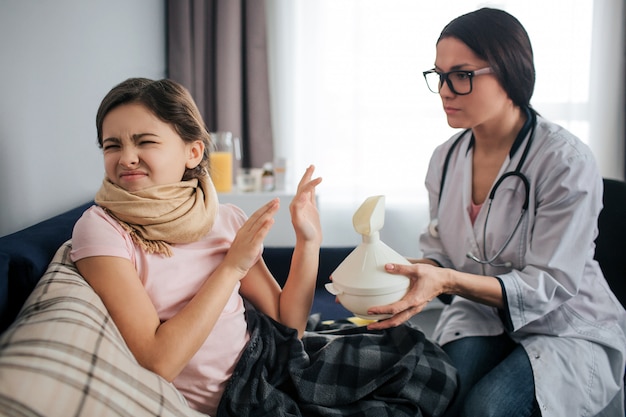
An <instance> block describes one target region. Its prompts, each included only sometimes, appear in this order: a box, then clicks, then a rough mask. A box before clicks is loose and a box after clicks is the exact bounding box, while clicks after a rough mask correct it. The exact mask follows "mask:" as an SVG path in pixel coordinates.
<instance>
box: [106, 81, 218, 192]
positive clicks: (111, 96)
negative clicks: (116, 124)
mask: <svg viewBox="0 0 626 417" xmlns="http://www.w3.org/2000/svg"><path fill="white" fill-rule="evenodd" d="M130 103H138V104H141V105H143V106H145V107H146V108H147V109H148V110H149V111H150V112H152V113H153V114H154V115H155V116H156V117H158V118H159V119H160V120H161V121H162V122H164V123H167V124H169V125H171V126H172V127H173V128H174V130H175V131H176V133H178V135H179V136H180V137H181V138H182V139H183V141H184V142H186V143H192V142H194V141H196V140H201V141H202V142H203V143H204V155H203V156H202V161H201V162H200V164H199V165H198V166H197V167H195V168H193V169H186V170H185V173H184V175H183V180H189V179H192V178H198V177H200V176H202V175H205V173H206V172H209V149H210V147H211V137H210V136H209V132H208V130H207V128H206V126H205V124H204V121H203V119H202V116H201V115H200V111H199V110H198V107H197V106H196V103H195V102H194V100H193V98H192V97H191V94H190V93H189V91H187V89H186V88H185V87H183V86H182V85H180V84H179V83H177V82H175V81H172V80H167V79H163V80H156V81H155V80H150V79H147V78H129V79H127V80H126V81H122V82H121V83H120V84H118V85H116V86H115V87H113V88H112V89H111V91H109V92H108V93H107V95H106V96H105V97H104V99H102V102H101V103H100V107H99V108H98V113H97V115H96V129H97V133H98V146H99V147H100V148H102V141H103V139H104V138H103V137H102V123H103V121H104V118H105V117H106V115H107V114H108V113H109V112H110V111H111V110H113V109H115V108H116V107H118V106H121V105H123V104H130Z"/></svg>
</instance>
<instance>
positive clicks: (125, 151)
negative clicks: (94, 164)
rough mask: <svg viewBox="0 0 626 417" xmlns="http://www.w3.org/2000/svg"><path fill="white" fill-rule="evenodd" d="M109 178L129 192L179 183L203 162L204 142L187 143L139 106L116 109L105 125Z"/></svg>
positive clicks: (106, 162) (103, 126)
mask: <svg viewBox="0 0 626 417" xmlns="http://www.w3.org/2000/svg"><path fill="white" fill-rule="evenodd" d="M102 138H103V140H102V150H103V153H104V169H105V172H106V176H107V178H108V179H109V181H111V182H112V183H113V184H116V185H118V186H119V187H121V188H123V189H125V190H126V191H131V192H132V191H138V190H141V189H144V188H147V187H151V186H155V185H164V184H172V183H177V182H180V181H181V180H182V178H183V174H184V173H185V169H186V168H194V167H195V166H197V165H198V164H199V163H200V161H201V160H202V154H203V151H204V145H203V143H202V141H200V140H198V141H194V142H193V143H187V142H184V141H183V139H182V138H181V137H180V135H178V133H177V132H176V130H174V128H173V127H172V126H171V125H170V124H168V123H165V122H163V121H161V120H160V119H159V118H158V117H156V116H155V115H154V114H153V113H152V112H151V111H149V110H148V109H147V108H146V107H145V106H143V105H142V104H139V103H128V104H122V105H120V106H118V107H115V108H113V110H111V111H110V112H109V113H108V114H107V115H106V116H105V118H104V120H103V122H102Z"/></svg>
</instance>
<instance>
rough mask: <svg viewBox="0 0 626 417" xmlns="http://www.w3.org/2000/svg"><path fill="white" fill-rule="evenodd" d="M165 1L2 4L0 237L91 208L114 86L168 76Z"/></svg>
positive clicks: (10, 0) (19, 0)
mask: <svg viewBox="0 0 626 417" xmlns="http://www.w3.org/2000/svg"><path fill="white" fill-rule="evenodd" d="M165 19H166V17H165V2H164V0H133V1H124V0H91V1H83V0H0V53H1V55H0V92H1V94H0V236H3V235H6V234H9V233H12V232H14V231H17V230H19V229H22V228H24V227H26V226H29V225H32V224H34V223H36V222H38V221H40V220H43V219H45V218H48V217H50V216H52V215H55V214H58V213H61V212H62V211H65V210H67V209H70V208H72V207H74V206H76V205H78V204H80V203H84V202H87V201H89V200H91V199H92V198H93V196H94V194H95V192H96V191H97V189H98V187H99V185H100V182H101V181H102V177H103V169H102V158H101V154H100V150H99V149H98V147H97V145H96V128H95V115H96V111H97V108H98V105H99V103H100V100H101V99H102V98H103V97H104V95H105V94H106V93H107V92H108V91H109V89H110V88H111V87H113V86H114V85H115V84H117V83H119V82H120V81H122V80H124V79H126V78H128V77H135V76H142V77H148V78H163V77H165V76H166V29H165V28H166V25H165Z"/></svg>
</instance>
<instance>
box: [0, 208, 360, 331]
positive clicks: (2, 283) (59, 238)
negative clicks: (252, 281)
mask: <svg viewBox="0 0 626 417" xmlns="http://www.w3.org/2000/svg"><path fill="white" fill-rule="evenodd" d="M91 204H93V203H92V202H89V203H86V204H83V205H81V206H78V207H76V208H73V209H71V210H69V211H67V212H65V213H63V214H60V215H57V216H54V217H52V218H50V219H48V220H44V221H42V222H40V223H37V224H35V225H33V226H31V227H28V228H26V229H23V230H20V231H18V232H15V233H12V234H10V235H7V236H4V237H0V333H1V332H3V331H4V330H5V329H6V328H7V327H8V326H9V325H10V324H11V323H12V322H13V320H14V319H15V317H16V315H17V313H18V312H19V310H20V308H21V307H22V304H23V303H24V301H25V300H26V298H27V297H28V295H29V294H30V293H31V291H32V290H33V288H34V287H35V284H37V282H38V281H39V278H40V277H41V276H42V275H43V273H44V272H45V271H46V268H47V266H48V263H49V262H50V261H51V259H52V257H53V256H54V254H55V252H56V251H57V249H58V248H59V247H60V246H61V245H62V244H63V243H64V242H65V241H66V240H68V239H69V238H70V237H71V235H72V228H73V227H74V223H75V222H76V220H77V219H78V218H79V217H80V215H81V214H82V213H83V211H85V210H86V209H87V208H88V207H89V206H90V205H91ZM353 249H354V248H353V247H339V248H326V247H325V248H322V250H321V252H320V269H319V273H318V279H317V288H316V291H315V299H314V302H313V308H312V310H311V313H320V314H321V319H322V320H332V319H339V318H345V317H349V316H350V315H351V314H350V313H349V312H348V311H347V310H346V309H344V308H343V307H342V306H341V305H340V304H337V303H335V298H334V296H332V295H330V294H329V293H328V292H327V291H326V290H325V289H324V284H325V283H326V282H328V277H329V276H330V274H331V273H332V271H333V270H334V269H335V268H336V267H337V266H338V265H339V263H341V261H342V260H343V259H344V258H345V257H346V256H348V254H349V253H350V252H351V251H352V250H353ZM292 252H293V249H292V248H272V247H266V248H265V250H264V252H263V258H264V260H265V262H266V264H267V266H268V268H269V269H270V271H271V272H272V274H273V275H274V276H275V277H276V279H277V280H278V281H279V283H280V284H281V285H282V284H283V283H284V280H285V279H286V278H287V273H288V271H289V265H290V263H291V255H292Z"/></svg>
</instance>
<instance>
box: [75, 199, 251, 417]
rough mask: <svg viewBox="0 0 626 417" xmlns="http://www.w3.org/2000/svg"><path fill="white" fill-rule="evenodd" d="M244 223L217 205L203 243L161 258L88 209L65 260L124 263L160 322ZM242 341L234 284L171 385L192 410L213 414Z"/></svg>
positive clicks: (212, 264)
mask: <svg viewBox="0 0 626 417" xmlns="http://www.w3.org/2000/svg"><path fill="white" fill-rule="evenodd" d="M245 220H246V215H245V214H244V212H243V211H242V210H241V209H239V208H238V207H235V206H233V205H229V204H226V205H224V204H222V205H220V206H219V212H218V215H217V217H216V219H215V224H214V226H213V229H212V230H211V231H210V232H209V233H208V234H207V235H206V236H205V237H204V238H203V239H201V240H199V241H197V242H193V243H188V244H178V245H172V253H173V256H172V257H165V256H162V255H154V254H147V253H145V252H144V251H142V250H141V249H140V248H138V247H137V246H136V245H135V244H134V243H133V241H132V239H131V238H130V236H129V235H128V233H127V232H125V231H124V229H122V227H121V226H120V225H119V223H118V222H117V221H115V219H113V218H112V217H111V216H109V215H108V214H107V213H106V212H105V211H104V210H103V209H102V208H100V207H97V206H92V207H90V208H89V209H88V210H87V211H85V213H84V214H83V215H82V217H81V218H80V219H79V220H78V222H77V223H76V226H75V227H74V233H73V236H72V252H71V258H72V260H73V261H76V260H79V259H83V258H87V257H91V256H116V257H121V258H126V259H129V260H130V261H131V262H132V263H133V265H135V268H136V269H137V272H138V274H139V278H140V279H141V282H142V283H143V285H144V287H145V289H146V291H147V293H148V295H149V296H150V299H151V300H152V302H153V304H154V306H155V308H156V310H157V313H158V315H159V318H160V319H161V321H165V320H167V319H169V318H171V317H172V316H174V315H175V314H176V313H177V312H178V311H180V309H182V308H183V307H184V306H185V305H186V304H187V302H189V300H190V299H191V298H192V297H193V296H194V295H195V294H196V292H197V291H198V289H199V288H200V286H201V285H202V284H203V283H204V282H205V281H206V280H207V279H208V278H209V276H210V275H211V273H212V272H213V271H214V270H215V268H216V267H217V265H218V264H219V263H220V262H221V261H222V259H223V258H224V256H225V254H226V252H227V251H228V249H229V248H230V245H231V243H232V241H233V239H234V237H235V234H236V233H237V230H239V228H240V227H241V225H242V224H243V223H244V222H245ZM260 256H261V254H260V253H259V257H260ZM248 340H249V334H248V331H247V325H246V321H245V317H244V304H243V300H242V298H241V296H240V295H239V284H237V286H236V287H235V289H234V290H233V293H232V294H231V296H230V299H229V300H228V303H227V304H226V307H225V308H224V310H223V311H222V314H221V315H220V318H219V320H218V321H217V323H216V324H215V327H214V329H213V331H212V332H211V334H210V335H209V337H208V338H207V339H206V341H205V342H204V344H203V345H202V347H201V348H200V350H199V351H198V352H197V353H196V354H195V355H194V356H193V358H192V359H191V361H190V362H189V364H188V365H187V366H186V367H185V368H184V369H183V371H182V372H181V373H180V375H178V376H177V377H176V379H175V380H174V381H173V383H174V385H175V386H176V387H177V388H178V389H179V390H180V391H181V393H182V394H183V395H184V396H185V397H186V398H187V400H188V401H189V404H190V405H191V406H192V407H193V408H195V409H197V410H199V411H201V412H203V413H206V414H209V415H215V411H216V409H217V405H218V403H219V401H220V398H221V396H222V393H223V391H224V388H225V384H226V382H227V381H228V379H229V378H230V376H231V375H232V372H233V370H234V367H235V365H236V363H237V361H238V360H239V358H240V356H241V353H242V351H243V349H244V348H245V346H246V343H247V342H248Z"/></svg>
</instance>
